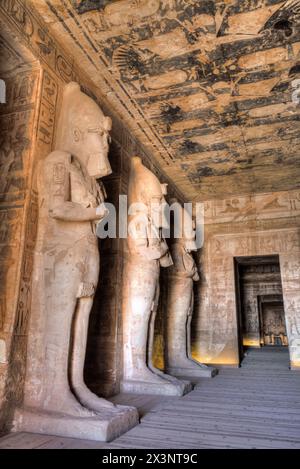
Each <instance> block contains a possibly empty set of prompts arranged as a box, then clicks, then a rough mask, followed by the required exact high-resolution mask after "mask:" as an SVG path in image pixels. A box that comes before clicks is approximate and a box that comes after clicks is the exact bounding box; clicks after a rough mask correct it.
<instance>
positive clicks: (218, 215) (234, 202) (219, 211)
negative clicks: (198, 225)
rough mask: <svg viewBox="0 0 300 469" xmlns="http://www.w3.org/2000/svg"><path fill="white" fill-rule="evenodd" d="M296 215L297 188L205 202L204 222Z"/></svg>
mask: <svg viewBox="0 0 300 469" xmlns="http://www.w3.org/2000/svg"><path fill="white" fill-rule="evenodd" d="M297 215H300V192H299V190H295V191H289V192H274V193H270V194H253V195H251V196H248V197H234V198H232V199H225V200H211V201H208V202H205V222H206V224H213V223H229V222H230V223H242V222H246V221H247V222H249V220H265V219H275V218H287V217H290V216H297Z"/></svg>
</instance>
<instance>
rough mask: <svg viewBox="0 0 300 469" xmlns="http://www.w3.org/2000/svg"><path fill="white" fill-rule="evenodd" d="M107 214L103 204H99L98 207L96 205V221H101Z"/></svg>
mask: <svg viewBox="0 0 300 469" xmlns="http://www.w3.org/2000/svg"><path fill="white" fill-rule="evenodd" d="M108 214H109V210H108V209H107V208H106V206H105V204H104V203H101V204H100V205H98V207H97V208H96V215H97V218H98V219H100V220H101V219H102V218H105V217H107V215H108Z"/></svg>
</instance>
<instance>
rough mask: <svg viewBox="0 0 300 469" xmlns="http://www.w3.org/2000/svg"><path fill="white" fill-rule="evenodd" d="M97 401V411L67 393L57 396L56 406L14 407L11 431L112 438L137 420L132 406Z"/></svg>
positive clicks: (89, 438) (105, 439) (109, 439)
mask: <svg viewBox="0 0 300 469" xmlns="http://www.w3.org/2000/svg"><path fill="white" fill-rule="evenodd" d="M60 397H61V398H60ZM103 401H105V399H103ZM100 402H101V399H100V401H99V403H98V404H99V407H98V410H97V412H95V411H91V410H89V409H87V408H85V407H83V406H82V405H81V404H80V403H79V402H78V401H77V400H76V398H75V396H73V394H72V393H69V394H68V395H66V396H65V397H64V396H58V399H57V405H55V404H56V401H55V402H52V403H51V404H49V405H47V406H43V407H27V406H24V407H22V408H17V409H16V410H15V415H14V422H13V431H15V432H19V431H24V432H31V433H42V434H47V435H57V436H65V437H70V438H80V439H88V440H96V441H112V440H113V439H115V438H117V437H118V436H120V435H122V434H123V433H125V432H127V431H128V430H130V429H131V428H133V427H134V426H135V425H137V424H138V423H139V415H138V412H137V409H136V408H135V407H127V406H121V405H117V406H115V405H112V406H105V405H103V406H102V407H101V409H100Z"/></svg>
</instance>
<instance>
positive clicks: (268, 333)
mask: <svg viewBox="0 0 300 469" xmlns="http://www.w3.org/2000/svg"><path fill="white" fill-rule="evenodd" d="M235 264H236V289H237V305H238V319H239V321H238V322H239V336H240V337H239V342H240V355H241V357H240V358H241V359H242V357H243V355H244V351H245V349H246V348H248V347H287V346H288V339H287V332H286V324H285V314H284V304H283V296H282V284H281V274H280V263H279V256H277V255H274V256H256V257H237V258H235Z"/></svg>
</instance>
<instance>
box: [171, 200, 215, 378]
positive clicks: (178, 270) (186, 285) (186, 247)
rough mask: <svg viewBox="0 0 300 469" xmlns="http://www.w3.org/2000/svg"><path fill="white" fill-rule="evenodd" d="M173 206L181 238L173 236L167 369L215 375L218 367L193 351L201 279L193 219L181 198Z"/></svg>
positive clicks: (193, 374) (182, 372)
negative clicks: (197, 357)
mask: <svg viewBox="0 0 300 469" xmlns="http://www.w3.org/2000/svg"><path fill="white" fill-rule="evenodd" d="M173 207H175V213H178V214H179V217H178V218H177V220H176V221H177V229H178V237H173V242H172V243H171V245H170V251H171V255H172V259H173V265H172V266H171V267H170V268H169V269H168V304H167V327H166V353H165V362H166V371H167V373H170V374H172V375H174V376H178V377H180V376H182V377H189V376H195V377H198V376H199V377H213V376H214V375H215V374H216V372H217V370H216V369H215V368H211V367H208V366H206V365H203V364H202V363H199V362H197V361H196V360H194V359H193V358H192V354H191V321H192V314H193V305H194V292H193V282H197V281H198V280H199V274H198V270H197V266H196V263H195V261H194V258H193V256H192V251H197V245H196V242H195V230H194V227H193V220H192V217H191V214H190V213H189V212H188V211H187V210H185V209H184V208H183V207H182V206H181V205H180V204H179V203H178V202H177V201H174V204H172V208H173Z"/></svg>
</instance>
